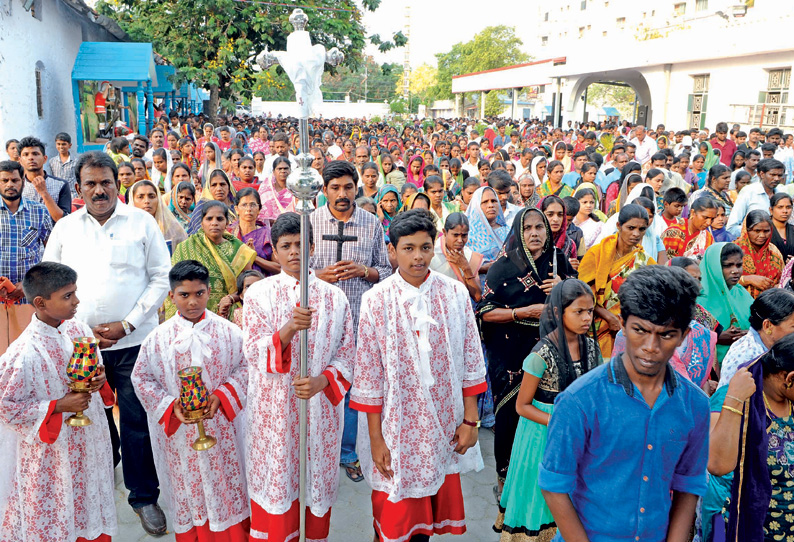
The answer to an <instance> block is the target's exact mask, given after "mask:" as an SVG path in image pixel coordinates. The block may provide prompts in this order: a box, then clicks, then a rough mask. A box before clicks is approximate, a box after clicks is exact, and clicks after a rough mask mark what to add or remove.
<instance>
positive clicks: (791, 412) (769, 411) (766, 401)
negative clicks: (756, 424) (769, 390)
mask: <svg viewBox="0 0 794 542" xmlns="http://www.w3.org/2000/svg"><path fill="white" fill-rule="evenodd" d="M762 393H763V396H764V406H765V407H766V415H767V416H769V419H774V418H777V417H778V416H777V415H775V413H774V412H772V407H771V405H770V404H769V399H768V398H767V396H766V392H762ZM786 402H787V403H788V417H789V418H790V417H791V416H792V415H794V408H792V405H791V401H790V400H788V399H786Z"/></svg>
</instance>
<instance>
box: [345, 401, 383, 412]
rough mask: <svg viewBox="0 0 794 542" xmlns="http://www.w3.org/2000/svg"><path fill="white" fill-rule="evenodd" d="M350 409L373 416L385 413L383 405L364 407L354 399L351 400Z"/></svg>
mask: <svg viewBox="0 0 794 542" xmlns="http://www.w3.org/2000/svg"><path fill="white" fill-rule="evenodd" d="M350 408H352V409H353V410H358V411H359V412H370V413H372V414H380V413H381V412H383V405H362V404H361V403H356V402H355V401H354V400H352V399H351V400H350Z"/></svg>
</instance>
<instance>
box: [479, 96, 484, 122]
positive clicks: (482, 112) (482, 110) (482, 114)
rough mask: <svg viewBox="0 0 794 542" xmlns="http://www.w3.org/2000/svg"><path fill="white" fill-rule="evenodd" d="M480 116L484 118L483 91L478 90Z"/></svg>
mask: <svg viewBox="0 0 794 542" xmlns="http://www.w3.org/2000/svg"><path fill="white" fill-rule="evenodd" d="M480 118H481V119H484V118H485V91H484V90H481V91H480Z"/></svg>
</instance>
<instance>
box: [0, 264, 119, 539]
mask: <svg viewBox="0 0 794 542" xmlns="http://www.w3.org/2000/svg"><path fill="white" fill-rule="evenodd" d="M76 283H77V273H75V272H74V270H73V269H71V268H70V267H67V266H65V265H62V264H59V263H54V262H44V263H40V264H38V265H34V266H33V267H31V268H30V269H29V270H28V272H27V273H25V278H24V279H23V281H22V289H23V290H24V292H25V296H26V297H27V298H28V299H29V300H31V304H32V305H33V307H34V310H35V315H34V316H33V319H32V320H31V322H30V324H29V325H28V327H27V328H26V329H25V331H24V332H23V333H22V335H20V336H19V337H18V338H17V339H16V340H15V341H14V342H13V343H12V344H11V346H10V347H9V349H8V350H7V351H6V353H5V354H4V355H3V356H2V357H0V458H2V459H0V541H2V542H110V539H111V536H112V535H114V534H116V506H115V504H114V494H115V492H114V487H113V486H114V480H113V453H112V451H111V444H110V433H109V432H108V430H107V425H106V421H105V412H104V410H103V408H102V407H103V403H104V404H105V406H108V407H110V406H113V403H114V401H115V397H114V396H113V392H112V390H111V389H110V386H109V385H108V383H107V380H106V378H105V371H104V367H102V358H101V355H100V354H99V351H98V350H97V356H98V357H99V360H98V361H99V369H98V372H97V374H96V376H94V377H93V379H92V383H93V384H94V387H96V388H99V394H94V393H76V392H72V391H70V390H69V387H68V382H69V379H68V377H67V375H66V367H67V364H68V363H69V359H70V358H71V356H72V352H73V351H74V345H73V342H72V341H73V339H75V338H76V337H93V335H92V333H91V328H90V327H89V326H87V325H86V324H84V323H82V322H78V321H77V320H73V319H72V318H73V317H74V315H75V313H76V311H77V305H78V303H80V301H79V300H78V298H77V295H76V293H75V292H76V290H77V285H76ZM72 412H83V413H84V415H86V416H88V418H89V419H90V420H91V421H92V422H93V423H92V424H91V425H88V426H82V427H72V426H70V425H65V424H64V414H69V413H72Z"/></svg>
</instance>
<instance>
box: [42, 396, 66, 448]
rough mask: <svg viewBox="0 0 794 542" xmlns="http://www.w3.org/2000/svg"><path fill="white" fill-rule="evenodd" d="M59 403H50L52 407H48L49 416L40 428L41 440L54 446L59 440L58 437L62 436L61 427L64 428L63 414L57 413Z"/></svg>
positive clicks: (45, 417)
mask: <svg viewBox="0 0 794 542" xmlns="http://www.w3.org/2000/svg"><path fill="white" fill-rule="evenodd" d="M57 402H58V401H56V400H53V401H50V406H49V407H47V415H46V416H44V421H43V422H41V426H40V427H39V438H40V439H41V441H42V442H44V443H45V444H53V443H54V442H55V441H56V440H58V435H60V434H61V427H62V426H63V414H62V413H60V412H58V413H56V412H55V403H57Z"/></svg>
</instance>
